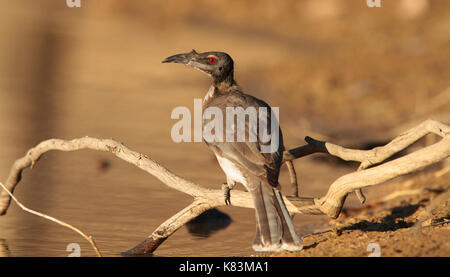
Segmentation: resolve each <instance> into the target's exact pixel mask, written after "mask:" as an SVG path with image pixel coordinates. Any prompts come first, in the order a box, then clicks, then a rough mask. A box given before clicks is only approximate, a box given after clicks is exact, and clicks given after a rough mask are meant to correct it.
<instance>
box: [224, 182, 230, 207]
mask: <svg viewBox="0 0 450 277" xmlns="http://www.w3.org/2000/svg"><path fill="white" fill-rule="evenodd" d="M222 190H223V196H224V198H225V205H231V200H230V198H231V194H230V191H231V188H230V187H229V186H228V184H227V183H223V184H222Z"/></svg>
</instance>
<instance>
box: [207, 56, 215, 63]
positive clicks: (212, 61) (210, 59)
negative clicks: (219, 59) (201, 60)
mask: <svg viewBox="0 0 450 277" xmlns="http://www.w3.org/2000/svg"><path fill="white" fill-rule="evenodd" d="M208 61H209V63H210V64H213V63H215V62H216V58H213V57H209V58H208Z"/></svg>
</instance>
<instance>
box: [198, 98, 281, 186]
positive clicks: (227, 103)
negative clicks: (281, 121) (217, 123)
mask: <svg viewBox="0 0 450 277" xmlns="http://www.w3.org/2000/svg"><path fill="white" fill-rule="evenodd" d="M207 107H218V108H220V109H221V110H222V111H223V113H224V120H223V124H224V126H223V132H224V134H223V138H224V140H225V139H226V134H225V130H226V128H227V127H228V128H229V126H225V125H226V120H225V116H226V115H225V111H226V108H227V107H243V108H244V109H246V108H247V107H255V108H256V110H257V111H258V108H259V107H266V108H267V122H268V123H269V124H268V126H267V128H268V130H267V132H268V134H271V130H270V122H271V109H270V106H269V105H268V104H266V103H265V102H263V101H261V100H259V99H257V98H255V97H253V96H250V95H246V94H243V93H230V94H226V95H222V96H219V97H217V98H215V99H214V100H213V101H211V102H209V103H208V104H207ZM207 107H204V109H205V108H207ZM257 120H258V122H257V125H254V126H259V125H258V124H259V117H257ZM275 120H276V119H275ZM207 122H209V121H208V120H204V124H206V123H207ZM254 123H255V122H254ZM258 128H259V127H258ZM233 131H234V132H235V134H236V124H233ZM251 132H256V134H255V135H256V138H257V140H256V141H255V142H250V141H249V133H251ZM207 144H208V146H209V147H210V148H211V149H212V150H213V151H214V152H215V153H216V154H218V155H220V156H222V157H223V158H226V159H228V160H230V161H231V162H233V163H234V164H235V165H237V166H239V167H241V168H242V169H243V170H244V172H247V173H248V174H251V175H253V176H257V177H259V178H260V179H262V180H267V181H265V182H264V183H269V184H270V185H272V186H274V187H277V186H278V175H279V170H280V166H281V163H282V157H283V155H282V154H283V150H284V146H283V139H282V135H281V130H279V147H278V150H277V151H275V152H273V153H261V147H262V146H263V145H270V141H268V142H263V140H262V139H261V137H260V134H259V132H258V131H257V130H254V129H253V128H250V121H249V118H248V117H247V118H246V120H245V141H244V142H237V141H236V136H235V139H234V141H232V142H231V141H224V142H217V141H213V142H209V143H207Z"/></svg>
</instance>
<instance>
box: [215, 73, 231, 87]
mask: <svg viewBox="0 0 450 277" xmlns="http://www.w3.org/2000/svg"><path fill="white" fill-rule="evenodd" d="M213 79H214V86H215V87H221V86H232V85H233V84H234V83H235V81H234V72H233V69H231V70H230V71H229V72H226V73H224V74H221V75H218V76H213Z"/></svg>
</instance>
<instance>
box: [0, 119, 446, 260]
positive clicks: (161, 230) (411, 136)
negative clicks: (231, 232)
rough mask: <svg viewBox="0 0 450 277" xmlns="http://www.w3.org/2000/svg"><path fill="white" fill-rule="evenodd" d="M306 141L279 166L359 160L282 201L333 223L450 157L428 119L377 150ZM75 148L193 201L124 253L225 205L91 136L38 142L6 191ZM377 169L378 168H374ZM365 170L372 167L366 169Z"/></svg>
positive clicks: (217, 194) (249, 204)
mask: <svg viewBox="0 0 450 277" xmlns="http://www.w3.org/2000/svg"><path fill="white" fill-rule="evenodd" d="M428 133H435V134H437V135H439V136H441V137H442V139H441V140H440V141H439V142H437V143H435V144H433V145H430V146H428V147H426V148H423V149H421V150H418V151H416V152H413V153H411V154H409V155H406V156H404V157H401V158H398V159H395V160H393V161H390V162H387V163H384V164H380V163H381V162H383V161H384V160H386V159H387V158H389V157H391V156H392V155H393V154H395V153H397V152H399V151H401V150H403V149H405V148H406V147H408V146H409V145H411V144H412V143H414V142H415V141H417V140H418V139H420V138H421V137H423V136H425V135H427V134H428ZM305 140H306V142H307V145H304V146H301V147H297V148H294V149H291V150H288V151H285V152H284V153H283V160H284V162H288V161H292V160H294V159H297V158H300V157H304V156H307V155H310V154H313V153H328V154H330V155H333V156H336V157H339V158H341V159H343V160H346V161H358V162H360V163H361V164H360V166H359V169H358V171H356V172H353V173H350V174H347V175H344V176H342V177H340V178H338V179H337V180H336V181H335V182H333V183H332V184H331V186H330V188H329V190H328V192H327V194H326V195H325V196H324V197H322V198H320V199H317V198H311V197H284V198H285V199H284V200H285V203H286V206H287V208H288V210H289V211H290V212H291V213H301V214H326V215H328V216H330V217H332V218H336V217H337V216H338V215H339V213H340V211H341V209H342V206H343V204H344V201H345V199H346V197H347V195H348V194H349V193H351V192H353V191H357V195H359V197H360V199H364V197H363V195H362V193H361V192H360V190H361V189H362V188H364V187H368V186H373V185H376V184H380V183H382V182H385V181H388V180H390V179H392V178H395V177H397V176H400V175H403V174H407V173H410V172H413V171H416V170H418V169H420V168H423V167H425V166H427V165H431V164H433V163H436V162H439V161H442V160H444V159H446V158H447V157H448V156H449V155H450V128H449V126H447V125H445V124H442V123H440V122H437V121H433V120H427V121H425V122H423V123H422V124H420V125H418V126H417V127H415V128H412V129H410V130H408V131H407V132H404V133H402V134H400V135H399V136H398V137H397V138H395V139H394V140H392V141H391V142H390V143H388V144H387V145H385V146H383V147H376V148H374V149H372V150H356V149H348V148H344V147H342V146H339V145H335V144H332V143H328V142H323V141H318V140H314V139H312V138H310V137H306V138H305ZM80 149H92V150H100V151H107V152H111V153H113V154H114V155H116V156H117V157H118V158H120V159H122V160H124V161H127V162H129V163H131V164H133V165H135V166H137V167H138V168H140V169H142V170H144V171H146V172H148V173H150V174H151V175H153V176H155V177H156V178H158V179H159V180H160V181H161V182H163V183H164V184H166V185H167V186H169V187H171V188H173V189H176V190H178V191H181V192H184V193H186V194H189V195H191V196H192V197H193V198H194V202H193V203H192V204H191V205H189V206H188V207H186V208H185V209H183V210H182V211H180V212H179V213H177V214H176V215H174V216H173V217H171V218H170V219H168V220H167V221H166V222H164V223H163V224H162V225H161V226H160V227H158V228H157V229H156V230H155V231H154V232H153V233H152V234H151V235H150V236H149V237H148V238H147V239H146V240H145V241H144V242H142V243H141V244H140V245H138V246H136V247H135V248H133V249H131V250H130V251H129V253H148V252H152V251H154V250H155V249H156V248H157V247H158V246H159V245H160V244H161V243H162V242H163V241H164V240H165V239H166V238H167V237H169V236H170V235H171V234H173V233H174V232H175V231H176V230H177V229H179V228H180V227H181V226H183V225H184V224H185V223H186V222H188V221H189V220H191V219H193V218H194V217H196V216H198V215H200V214H201V213H202V212H204V211H206V210H208V209H211V208H215V207H219V206H222V205H224V201H223V192H222V190H211V189H206V188H203V187H201V186H200V185H198V184H195V183H193V182H190V181H188V180H186V179H184V178H182V177H179V176H177V175H175V174H174V173H172V172H171V171H169V170H168V169H166V168H165V167H163V166H161V165H160V164H159V163H157V162H156V161H154V160H152V159H151V158H149V157H147V156H146V155H143V154H140V153H138V152H135V151H133V150H131V149H129V148H128V147H126V146H124V145H123V144H121V143H119V142H117V141H114V140H112V139H96V138H91V137H84V138H79V139H74V140H69V141H66V140H60V139H50V140H46V141H43V142H41V143H40V144H38V145H37V146H36V147H34V148H32V149H30V150H29V151H28V152H27V154H26V155H25V156H24V157H22V158H20V159H18V160H17V161H16V162H15V163H14V165H13V167H12V168H11V172H10V175H9V177H8V179H7V181H6V183H5V186H6V188H7V189H8V190H9V191H11V192H12V191H13V190H14V188H15V187H16V185H17V184H18V182H19V181H20V176H21V173H22V171H23V170H24V169H25V168H27V167H30V166H33V165H34V163H36V161H37V160H38V159H39V158H40V157H41V156H42V155H43V154H44V153H46V152H48V151H51V150H60V151H75V150H80ZM376 164H380V165H377V166H374V165H376ZM370 166H372V167H371V168H368V167H370ZM232 197H233V206H236V207H244V208H254V206H253V200H252V198H251V196H250V194H249V193H248V192H243V191H233V196H232ZM9 203H10V195H9V194H7V193H5V192H2V193H1V195H0V213H1V214H4V213H6V210H7V208H8V205H9Z"/></svg>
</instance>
